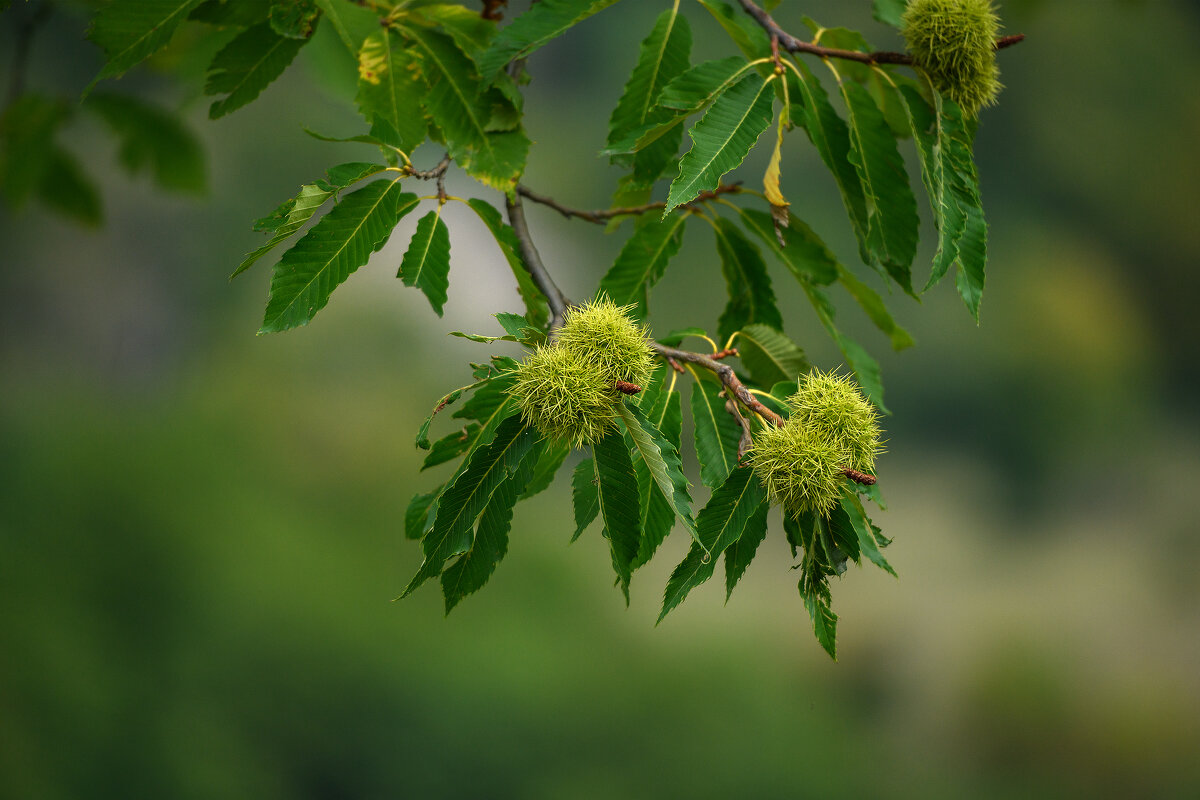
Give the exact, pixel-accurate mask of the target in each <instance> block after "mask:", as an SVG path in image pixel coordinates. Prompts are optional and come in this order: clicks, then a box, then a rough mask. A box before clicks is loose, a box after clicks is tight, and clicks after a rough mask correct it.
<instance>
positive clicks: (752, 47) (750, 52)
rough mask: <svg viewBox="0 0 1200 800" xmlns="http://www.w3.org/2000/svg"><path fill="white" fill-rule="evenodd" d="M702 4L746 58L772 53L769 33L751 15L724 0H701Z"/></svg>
mask: <svg viewBox="0 0 1200 800" xmlns="http://www.w3.org/2000/svg"><path fill="white" fill-rule="evenodd" d="M700 5H702V6H704V7H705V8H706V9H708V12H709V13H710V14H712V15H713V17H714V18H715V19H716V20H717V22H718V23H720V25H721V27H722V28H724V29H725V32H726V33H727V34H729V38H730V39H732V40H733V42H734V44H736V45H737V47H738V49H739V50H741V51H742V55H744V56H745V57H746V58H759V57H761V56H763V55H767V54H769V53H770V47H771V43H770V40H769V39H768V38H767V34H766V33H765V32H764V31H763V29H762V28H761V27H759V25H758V24H757V23H756V22H754V20H752V19H750V17H749V16H747V15H746V14H744V13H742V12H741V11H740V10H735V9H734V8H733V7H732V6H730V5H729V4H728V3H725V2H723V1H722V0H700Z"/></svg>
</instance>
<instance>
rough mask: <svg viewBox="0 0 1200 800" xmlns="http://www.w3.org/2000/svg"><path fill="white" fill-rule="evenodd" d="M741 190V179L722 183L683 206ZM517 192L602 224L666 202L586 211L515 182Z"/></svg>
mask: <svg viewBox="0 0 1200 800" xmlns="http://www.w3.org/2000/svg"><path fill="white" fill-rule="evenodd" d="M741 191H742V182H741V181H738V182H736V183H727V184H722V185H720V186H718V187H717V188H716V189H713V190H712V191H711V192H701V193H700V194H699V195H697V197H696V199H695V200H692V201H691V202H689V203H685V204H684V205H683V207H690V206H691V205H692V204H694V203H702V202H704V201H705V200H712V199H713V198H714V197H719V196H720V195H723V194H738V193H739V192H741ZM517 193H518V194H520V195H522V196H524V197H528V198H529V199H530V200H532V201H533V202H535V203H539V204H541V205H544V206H549V207H550V208H553V209H554V210H555V211H557V212H558V213H560V214H562V215H563V216H564V217H566V218H567V219H570V218H571V217H579V218H580V219H583V220H587V221H588V222H594V223H596V224H598V225H603V224H604V223H605V222H607V221H608V220H610V219H612V218H614V217H624V216H628V215H631V214H645V213H646V212H647V211H656V210H661V209H663V208H666V207H667V204H666V203H646V204H645V205H642V206H626V207H624V208H604V209H597V210H595V211H587V210H583V209H578V208H570V207H568V206H564V205H563V204H562V203H559V202H558V201H557V200H555V199H554V198H552V197H547V196H546V195H544V194H539V193H537V192H535V191H534V190H532V189H530V188H529V187H528V186H525V185H523V184H517Z"/></svg>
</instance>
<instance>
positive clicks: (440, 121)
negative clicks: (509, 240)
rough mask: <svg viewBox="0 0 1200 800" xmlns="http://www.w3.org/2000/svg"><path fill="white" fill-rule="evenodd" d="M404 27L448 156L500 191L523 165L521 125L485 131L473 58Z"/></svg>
mask: <svg viewBox="0 0 1200 800" xmlns="http://www.w3.org/2000/svg"><path fill="white" fill-rule="evenodd" d="M539 7H540V5H539ZM509 27H512V26H509ZM505 30H508V29H507V28H506V29H505ZM405 31H406V33H407V34H409V35H410V36H411V37H412V40H413V42H414V44H415V47H416V52H417V53H418V54H419V56H420V58H421V62H422V65H423V67H424V73H425V76H426V79H427V80H428V82H429V92H428V93H427V94H426V96H425V110H426V111H427V112H429V115H430V117H431V118H432V120H433V123H434V124H435V125H436V126H437V128H438V130H439V131H440V132H441V134H442V137H443V138H444V139H445V143H446V148H447V149H448V150H449V151H450V157H451V158H453V159H454V161H455V163H456V164H458V165H459V166H460V167H462V168H463V169H465V170H466V171H467V173H468V174H469V175H471V177H473V178H475V179H477V180H479V181H482V182H483V183H486V184H487V185H489V186H491V187H493V188H495V189H499V190H500V191H502V192H506V191H509V190H511V189H512V188H513V186H514V185H515V184H516V182H517V179H518V178H519V177H520V175H521V172H522V171H524V169H525V156H526V154H527V153H528V151H529V139H528V137H526V136H525V133H524V131H521V130H512V131H503V132H496V133H489V132H488V122H489V120H490V118H491V115H492V108H491V104H490V101H489V100H488V98H487V95H486V93H484V92H483V88H484V86H483V84H482V83H481V82H480V79H479V76H478V74H476V71H475V66H474V64H472V63H471V60H470V59H469V58H468V57H467V56H466V54H464V53H463V52H462V51H461V50H460V49H459V48H458V45H456V44H455V43H454V40H452V39H450V38H449V37H447V36H444V35H442V34H439V33H435V32H433V31H428V30H417V29H405ZM496 38H497V39H499V38H500V37H499V36H497V37H496Z"/></svg>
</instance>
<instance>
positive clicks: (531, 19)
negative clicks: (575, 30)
mask: <svg viewBox="0 0 1200 800" xmlns="http://www.w3.org/2000/svg"><path fill="white" fill-rule="evenodd" d="M615 2H617V0H541V2H539V3H534V4H533V5H531V6H530V7H529V10H528V11H526V12H525V13H523V14H522V15H521V16H519V17H517V18H516V19H514V20H513V21H512V22H511V23H509V24H508V25H506V26H505V27H503V28H501V29H500V32H499V33H497V34H496V37H495V38H494V39H493V40H492V44H491V46H490V47H489V48H488V49H487V50H486V51H484V52H483V53H482V54H480V56H479V72H480V74H482V75H483V77H484V79H485V80H491V78H492V77H493V76H495V74H496V73H497V72H499V71H500V70H501V69H503V68H504V65H505V64H507V63H508V62H510V61H512V60H513V59H517V58H525V57H526V56H528V55H529V54H530V53H532V52H533V51H534V50H537V49H538V48H539V47H541V46H542V45H544V44H546V43H547V42H549V41H550V40H551V39H554V38H556V37H558V36H560V35H562V34H563V33H566V31H567V30H568V29H570V28H571V27H572V26H574V25H575V24H576V23H579V22H582V21H583V20H585V19H587V18H588V17H590V16H591V15H592V14H595V13H596V12H597V11H602V10H604V9H605V8H608V7H609V6H611V5H612V4H613V3H615Z"/></svg>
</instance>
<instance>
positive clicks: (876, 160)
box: [838, 75, 920, 294]
mask: <svg viewBox="0 0 1200 800" xmlns="http://www.w3.org/2000/svg"><path fill="white" fill-rule="evenodd" d="M838 85H839V86H840V87H841V90H842V97H843V98H844V99H845V101H846V107H847V109H848V110H849V112H850V120H849V121H850V140H851V144H852V147H851V149H850V161H851V162H852V163H853V164H854V167H855V169H856V170H857V172H858V176H859V179H860V180H861V182H862V188H863V193H864V197H865V198H866V203H867V242H868V246H869V247H870V249H871V252H872V253H873V254H874V255H875V256H876V257H877V258H878V259H879V261H880V262H881V263H882V264H883V266H884V267H885V268H886V269H887V272H888V274H889V275H890V276H891V277H892V279H893V280H894V281H896V283H897V284H899V286H900V288H902V289H904V291H906V292H908V293H909V294H912V291H913V290H912V272H911V267H912V261H913V257H914V256H916V253H917V234H918V228H919V226H920V218H919V217H918V216H917V201H916V200H915V199H914V198H913V193H912V188H911V187H910V186H909V182H908V174H907V172H905V169H904V159H902V158H901V157H900V151H899V149H898V148H897V146H896V139H895V136H894V135H893V134H892V132H891V129H890V128H889V127H888V125H887V121H886V120H885V119H884V117H883V114H882V112H880V110H879V107H878V106H876V105H875V101H874V100H873V99H871V95H870V94H869V93H868V92H867V90H866V89H864V88H863V87H862V86H860V85H859V84H857V83H854V82H853V81H846V80H842V79H841V76H840V75H839V76H838Z"/></svg>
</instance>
